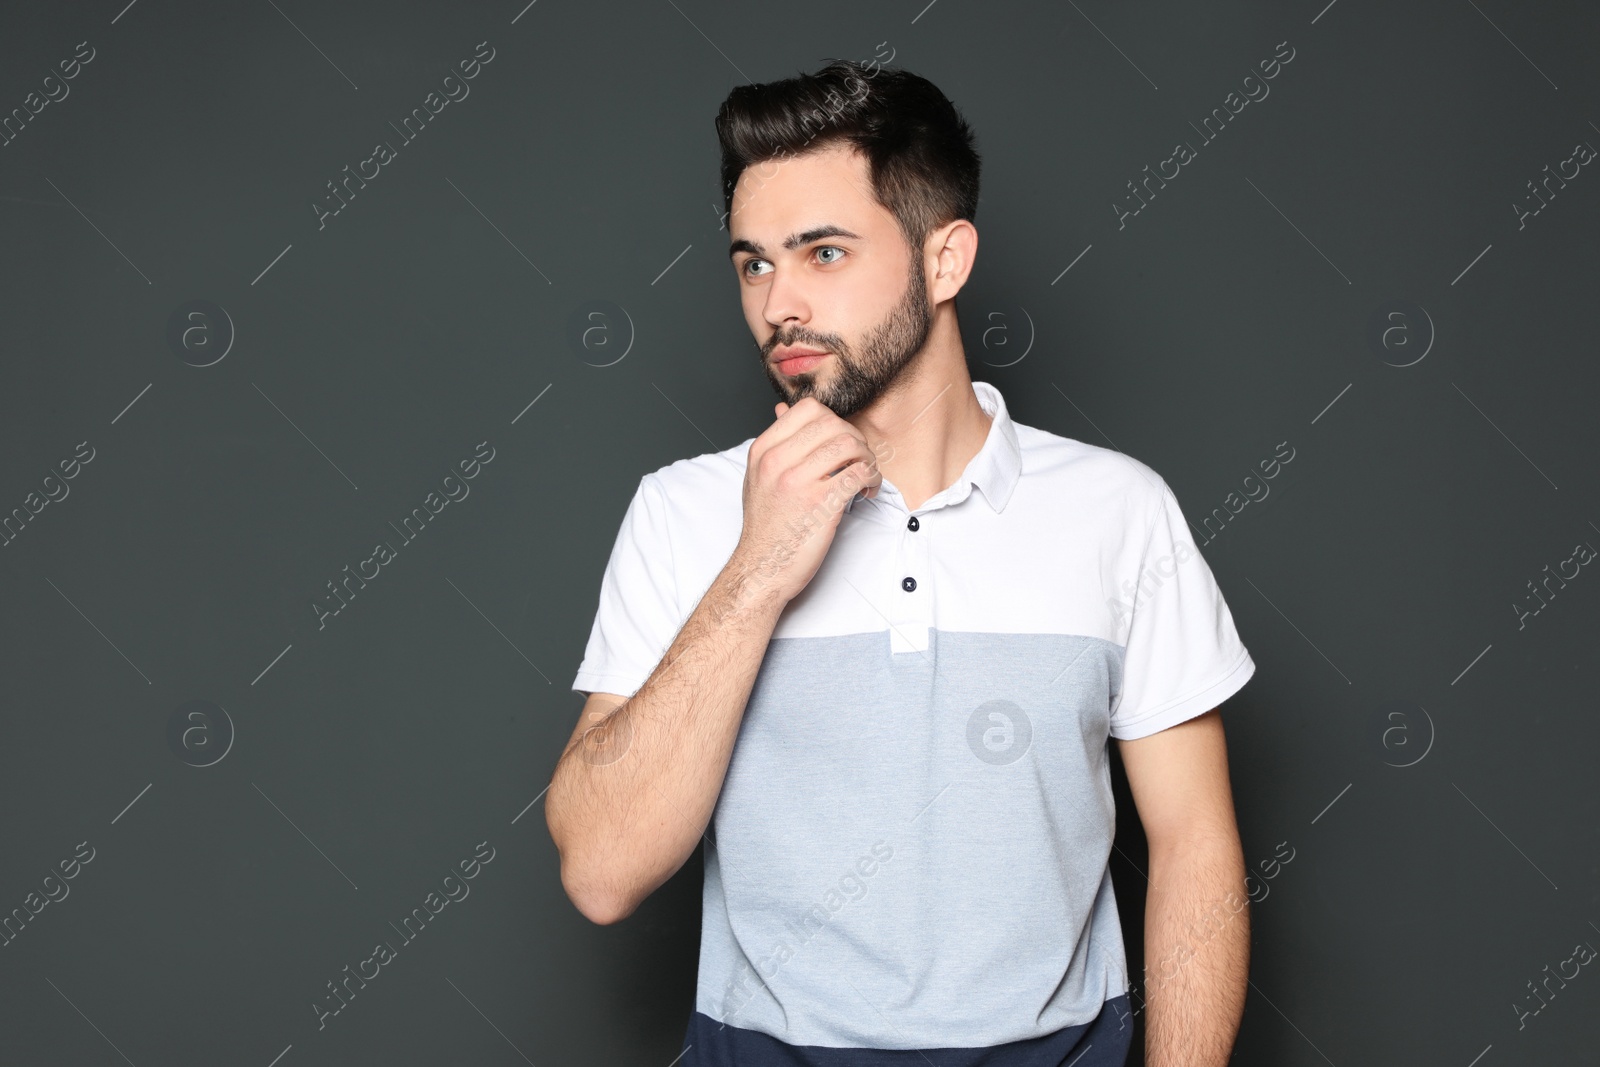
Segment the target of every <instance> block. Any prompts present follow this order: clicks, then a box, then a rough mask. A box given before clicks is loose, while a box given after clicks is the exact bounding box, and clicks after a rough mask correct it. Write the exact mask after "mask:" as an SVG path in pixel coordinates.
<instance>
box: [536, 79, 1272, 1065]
mask: <svg viewBox="0 0 1600 1067" xmlns="http://www.w3.org/2000/svg"><path fill="white" fill-rule="evenodd" d="M717 131H718V134H719V137H720V140H721V145H722V153H723V176H724V181H725V188H726V189H727V190H728V206H729V209H730V211H729V215H728V229H729V233H730V235H731V236H732V244H731V246H730V255H731V258H732V264H733V268H734V274H735V277H736V279H737V283H738V286H739V292H740V300H741V302H742V305H743V309H744V314H745V318H746V321H747V322H748V323H749V326H750V329H751V332H752V333H753V334H754V336H755V338H756V341H757V346H758V348H759V351H760V355H761V366H762V369H763V372H764V373H765V375H766V377H767V379H768V381H769V382H771V384H772V386H773V388H774V389H775V390H776V391H777V393H778V395H779V396H780V397H781V398H782V399H781V401H780V402H779V403H778V404H776V405H775V407H774V414H775V421H774V422H773V423H772V425H771V426H769V427H768V428H767V429H766V430H764V431H763V432H762V433H761V434H760V435H759V436H757V437H754V438H751V439H748V440H746V441H744V442H742V443H740V444H739V445H737V446H735V447H734V448H731V449H728V450H727V451H725V452H719V453H709V454H706V455H702V456H697V457H695V458H693V459H684V460H679V461H677V462H675V463H672V464H670V465H668V466H666V467H663V468H661V469H660V470H657V471H655V472H654V473H652V474H648V475H645V476H644V477H643V478H642V479H641V480H640V483H639V486H638V489H637V490H636V492H635V494H634V497H633V500H632V503H631V504H630V505H629V507H628V510H627V513H626V514H625V516H624V518H623V520H622V527H621V530H620V531H619V533H618V535H617V539H616V542H615V545H614V547H613V550H612V553H611V557H610V561H609V563H608V565H607V568H606V572H605V576H604V578H603V579H602V583H601V593H600V604H599V611H598V613H597V615H596V618H595V620H594V626H593V628H592V630H591V632H590V636H589V642H588V647H587V650H586V655H585V657H584V661H583V664H582V666H581V667H580V669H579V671H578V673H577V677H576V679H575V680H574V682H573V688H574V689H575V690H576V691H578V692H582V693H587V694H588V700H587V702H586V704H585V705H584V709H583V714H582V716H581V718H580V720H579V722H578V724H577V727H576V729H575V730H574V732H573V735H572V739H571V742H570V744H569V746H568V748H567V751H566V752H565V754H564V755H563V757H562V758H561V760H560V761H559V763H558V765H557V768H556V772H555V775H554V777H553V779H552V781H551V784H550V788H549V792H548V794H547V797H546V800H545V812H546V817H547V820H548V823H549V826H550V831H551V835H552V837H553V839H554V841H555V843H556V846H557V848H558V850H559V852H560V855H561V878H562V883H563V886H564V887H565V888H566V890H567V893H568V895H569V896H570V897H571V899H572V900H573V902H574V903H575V904H576V905H577V907H578V908H579V910H580V911H581V912H582V913H583V914H584V915H585V916H587V917H588V918H590V919H592V920H593V921H595V922H599V923H613V922H617V921H619V920H621V919H623V918H625V917H626V916H627V915H629V914H630V913H631V912H632V911H633V910H634V909H635V908H636V907H638V905H639V903H640V902H641V901H642V900H643V899H644V898H645V897H647V896H648V895H649V894H650V893H652V892H654V891H655V890H656V889H657V888H658V887H659V886H660V885H662V883H664V882H665V881H666V880H667V879H668V878H670V877H671V876H672V875H673V873H675V872H676V871H677V870H678V869H679V868H680V867H681V866H682V865H683V864H684V862H685V861H686V860H687V859H688V858H689V856H690V855H691V854H692V853H693V851H694V849H695V848H696V847H697V846H698V845H699V843H700V842H701V841H702V839H703V840H704V841H705V845H706V849H705V885H704V912H703V926H702V932H701V941H700V970H699V982H698V987H697V996H696V1004H695V1011H694V1013H693V1016H692V1018H691V1021H690V1024H689V1027H688V1032H687V1035H686V1039H685V1046H686V1047H685V1051H684V1055H683V1057H682V1058H681V1059H680V1060H679V1061H677V1062H678V1063H680V1064H684V1065H689V1064H697V1065H710V1064H716V1065H719V1067H722V1065H732V1064H738V1065H740V1067H763V1065H767V1064H814V1065H833V1064H839V1065H844V1064H874V1065H877V1064H884V1065H889V1064H902V1063H904V1064H907V1065H910V1064H917V1065H919V1067H920V1065H923V1064H926V1063H928V1062H933V1063H937V1064H939V1065H940V1067H957V1065H967V1064H972V1065H975V1064H978V1063H983V1064H988V1065H997V1067H1011V1065H1044V1064H1049V1065H1052V1067H1064V1065H1067V1064H1072V1065H1074V1067H1105V1065H1118V1064H1122V1063H1123V1062H1124V1058H1125V1056H1126V1054H1127V1051H1128V1048H1129V1046H1130V1042H1131V1039H1132V1033H1133V1015H1134V1008H1133V1007H1132V1006H1131V1004H1130V992H1131V990H1130V988H1129V987H1130V983H1129V979H1128V968H1127V965H1126V962H1125V958H1124V949H1123V942H1122V935H1121V928H1120V926H1119V924H1118V916H1117V907H1116V900H1115V897H1114V895H1113V893H1112V886H1111V879H1110V874H1109V870H1108V866H1107V858H1108V856H1109V853H1110V849H1111V841H1112V837H1113V833H1114V828H1115V811H1114V805H1113V800H1112V794H1111V785H1110V774H1109V764H1108V758H1109V754H1108V752H1107V738H1108V737H1114V738H1116V739H1117V743H1118V746H1119V750H1120V754H1121V756H1122V760H1123V763H1124V765H1125V767H1126V770H1127V775H1128V781H1129V784H1130V786H1131V787H1132V791H1133V797H1134V801H1135V804H1136V807H1137V809H1138V813H1139V816H1140V818H1141V820H1142V822H1143V825H1144V829H1145V833H1146V836H1147V837H1148V839H1149V843H1150V872H1149V875H1148V878H1149V883H1150V884H1149V890H1148V903H1147V907H1146V920H1145V946H1146V953H1147V955H1148V956H1149V958H1150V959H1151V960H1152V961H1159V963H1158V964H1156V965H1152V966H1151V967H1147V968H1146V976H1145V982H1144V985H1145V991H1144V998H1145V999H1144V1010H1145V1011H1146V1015H1145V1020H1146V1031H1147V1044H1146V1055H1147V1059H1146V1062H1147V1063H1148V1064H1149V1065H1150V1067H1176V1065H1179V1064H1182V1065H1184V1067H1213V1065H1221V1064H1224V1063H1226V1062H1227V1060H1228V1057H1229V1054H1230V1051H1231V1047H1232V1042H1233V1039H1234V1036H1235V1034H1236V1032H1237V1028H1238V1024H1239V1019H1240V1016H1241V1013H1242V1011H1243V1006H1244V993H1245V976H1246V970H1247V962H1248V953H1249V937H1248V929H1249V915H1248V910H1247V909H1246V908H1245V904H1244V899H1243V898H1242V897H1241V895H1240V893H1241V891H1242V889H1243V881H1244V864H1243V857H1242V852H1241V849H1240V844H1239V838H1238V831H1237V828H1236V826H1235V822H1234V813H1233V805H1232V800H1231V795H1230V786H1229V780H1228V771H1227V760H1226V748H1225V745H1224V739H1223V732H1222V724H1221V721H1220V718H1219V715H1218V713H1217V711H1216V710H1215V709H1216V706H1217V705H1218V704H1220V703H1221V702H1222V701H1223V700H1225V699H1226V698H1227V697H1229V696H1230V695H1232V694H1233V693H1234V692H1236V691H1237V690H1238V689H1239V688H1240V687H1241V686H1243V685H1244V683H1245V682H1246V681H1247V680H1248V679H1249V678H1250V676H1251V674H1252V673H1253V672H1254V670H1255V665H1254V663H1253V662H1252V661H1251V658H1250V656H1249V654H1248V652H1247V651H1246V650H1245V648H1244V646H1243V644H1242V643H1241V642H1240V640H1239V636H1238V634H1237V633H1236V631H1235V629H1234V625H1233V620H1232V617H1231V616H1230V614H1229V612H1228V609H1227V606H1226V605H1225V603H1224V601H1223V598H1222V594H1221V592H1220V591H1219V590H1218V588H1217V585H1216V582H1215V581H1214V579H1213V577H1212V574H1211V571H1210V570H1209V568H1208V567H1207V565H1206V563H1205V562H1204V560H1203V559H1202V558H1201V557H1200V555H1199V553H1198V551H1197V550H1196V549H1195V548H1194V547H1193V545H1192V544H1191V543H1190V540H1189V536H1188V533H1187V527H1186V524H1185V521H1184V518H1183V515H1182V512H1181V511H1180V510H1179V507H1178V503H1177V501H1176V499H1175V498H1174V496H1173V494H1172V492H1171V490H1170V489H1169V488H1168V487H1167V485H1166V483H1165V482H1164V481H1163V480H1162V479H1161V478H1160V477H1159V476H1158V475H1157V474H1156V473H1155V472H1154V471H1153V470H1152V469H1150V468H1149V467H1148V466H1146V465H1144V464H1143V463H1140V462H1139V461H1137V460H1135V459H1132V458H1131V457H1128V456H1125V455H1122V454H1121V453H1117V452H1114V451H1111V450H1108V449H1103V448H1099V447H1096V446H1093V445H1089V444H1086V443H1083V442H1079V441H1075V440H1072V439H1070V438H1065V437H1060V436H1057V435H1055V434H1051V433H1048V432H1046V431H1044V430H1040V429H1036V428H1033V427H1030V426H1025V425H1022V424H1020V423H1015V422H1013V421H1012V420H1011V419H1010V417H1009V415H1008V413H1007V409H1006V405H1005V403H1004V400H1003V398H1002V397H1001V395H1000V393H999V390H997V389H996V388H995V387H994V386H992V385H990V384H988V383H986V382H973V381H972V380H971V379H970V378H969V377H968V374H967V367H966V361H965V354H964V351H963V348H962V344H961V337H960V331H959V328H958V324H957V318H956V306H955V304H956V294H957V292H959V290H960V289H961V287H962V285H963V284H964V283H965V282H966V279H967V278H968V276H969V274H970V272H971V270H972V266H973V261H974V257H975V254H976V251H977V230H976V229H975V228H974V226H973V223H972V218H973V216H974V214H975V213H976V208H977V197H978V177H979V157H978V155H977V153H976V152H975V151H974V149H973V147H972V141H973V135H972V132H971V130H970V129H969V128H968V126H967V125H966V123H965V122H964V121H963V120H962V119H961V117H960V116H959V114H958V113H957V112H956V110H955V108H954V107H953V106H952V105H951V104H950V102H949V101H948V100H946V99H945V97H944V96H943V94H941V93H940V92H939V91H938V90H937V89H936V88H935V87H934V86H933V85H932V84H930V83H929V82H927V81H926V80H924V79H922V78H919V77H917V76H915V75H913V74H909V73H906V72H902V71H895V70H891V69H883V70H877V71H874V72H871V73H869V72H867V71H865V70H864V69H863V68H861V67H859V66H856V65H854V64H850V63H842V62H836V63H832V64H829V65H828V66H827V67H824V68H823V69H822V70H821V71H819V72H818V73H817V74H815V75H808V76H800V77H796V78H791V79H787V80H784V81H779V82H775V83H769V84H764V85H748V86H742V87H739V88H737V89H735V90H734V91H733V92H732V93H731V94H730V95H729V97H728V100H727V101H726V102H725V103H724V105H723V107H722V110H721V112H720V113H719V115H718V117H717ZM869 1050H870V1051H869Z"/></svg>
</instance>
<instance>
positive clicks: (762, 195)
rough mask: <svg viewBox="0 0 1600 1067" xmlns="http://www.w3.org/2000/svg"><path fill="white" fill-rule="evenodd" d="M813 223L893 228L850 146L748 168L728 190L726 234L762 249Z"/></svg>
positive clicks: (862, 159) (864, 163) (863, 164)
mask: <svg viewBox="0 0 1600 1067" xmlns="http://www.w3.org/2000/svg"><path fill="white" fill-rule="evenodd" d="M819 221H827V222H833V223H837V224H840V225H844V226H847V227H849V228H850V229H853V230H855V231H856V232H857V233H863V232H864V231H863V229H861V228H867V229H872V228H879V227H882V226H885V225H890V226H892V225H893V222H894V217H893V215H891V214H890V212H889V211H888V210H887V209H886V208H884V207H883V205H882V204H879V203H878V201H877V200H876V199H875V198H874V196H873V194H872V177H871V173H870V169H869V164H868V162H867V158H866V156H865V155H863V154H862V153H861V152H859V151H857V150H855V149H854V148H852V147H851V146H850V145H835V146H830V147H828V148H824V149H818V150H817V151H814V152H807V153H805V154H803V155H798V156H789V157H787V158H783V159H768V160H763V161H762V162H759V163H752V164H751V165H750V166H748V167H746V168H745V169H744V172H743V173H741V174H740V175H739V181H738V184H737V185H736V186H735V187H734V194H733V210H732V213H731V214H730V215H729V217H728V232H729V233H730V234H731V235H732V236H733V238H734V239H735V240H739V239H741V238H743V239H747V240H751V241H755V242H758V243H763V244H770V243H771V242H773V241H778V240H782V239H783V238H784V237H786V236H788V235H789V234H790V233H791V232H794V231H797V230H799V229H801V228H803V227H805V226H808V225H810V224H812V223H815V222H819Z"/></svg>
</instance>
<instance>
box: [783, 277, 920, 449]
mask: <svg viewBox="0 0 1600 1067" xmlns="http://www.w3.org/2000/svg"><path fill="white" fill-rule="evenodd" d="M932 328H933V311H932V308H931V307H930V306H929V304H928V286H927V281H926V279H924V278H923V276H922V257H921V256H919V255H912V257H911V272H910V275H909V277H908V278H907V279H906V288H905V292H904V293H902V294H901V296H900V300H899V301H898V302H897V303H896V304H895V306H894V307H892V308H891V309H890V310H889V314H888V315H887V316H885V317H884V320H883V321H882V322H880V323H879V324H878V325H877V326H874V327H873V328H872V329H870V330H868V331H867V333H866V335H865V336H864V337H863V338H862V339H861V345H860V351H859V352H857V351H856V350H855V348H854V346H852V345H848V344H846V343H845V341H844V339H843V338H842V337H839V336H838V335H837V334H815V333H811V332H809V331H807V330H805V329H798V330H795V331H793V332H791V333H789V334H788V335H787V336H783V335H782V331H779V332H777V333H774V334H773V335H772V339H771V340H770V341H768V342H767V343H766V344H765V345H763V346H762V349H761V366H762V369H763V370H765V371H766V374H767V381H769V382H770V383H772V388H773V390H774V391H775V392H776V393H777V394H778V399H780V400H782V401H784V402H785V403H787V404H789V405H790V406H791V407H792V406H794V405H795V404H796V403H798V402H799V401H800V400H801V399H802V398H804V397H808V396H814V397H816V398H817V399H818V400H819V401H821V402H822V404H823V406H825V407H827V408H828V409H829V410H831V411H832V412H833V413H834V414H835V415H838V416H839V417H840V418H841V419H847V418H849V417H850V416H852V415H854V414H856V413H858V412H860V411H863V410H865V409H866V408H867V407H868V406H869V405H870V404H872V402H873V401H875V400H877V399H878V397H880V396H882V395H883V393H884V392H885V391H886V390H887V389H888V388H889V386H890V384H891V383H893V382H894V380H895V379H896V378H897V377H899V375H900V372H901V371H902V370H904V369H905V367H906V365H907V364H909V363H910V362H911V360H912V359H913V358H914V357H915V356H916V354H917V353H918V352H920V351H921V350H922V346H923V345H924V344H925V343H926V342H927V340H928V333H929V331H930V330H931V329H932ZM780 344H783V345H790V344H802V345H808V346H810V347H813V348H820V349H824V350H826V351H828V352H832V353H833V365H834V368H835V370H834V374H833V377H832V378H830V379H829V380H828V381H826V382H823V383H819V382H818V381H817V373H816V372H815V371H807V372H806V373H804V374H796V375H794V376H793V377H789V376H786V375H785V374H784V373H783V372H782V371H780V370H779V369H778V368H777V367H776V366H775V365H774V364H773V363H772V358H771V357H772V350H773V349H774V348H777V347H778V346H779V345H780Z"/></svg>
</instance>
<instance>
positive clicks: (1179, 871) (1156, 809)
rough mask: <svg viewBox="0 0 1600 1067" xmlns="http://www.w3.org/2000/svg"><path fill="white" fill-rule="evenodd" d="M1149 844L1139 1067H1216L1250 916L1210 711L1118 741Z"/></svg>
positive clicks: (1229, 1029)
mask: <svg viewBox="0 0 1600 1067" xmlns="http://www.w3.org/2000/svg"><path fill="white" fill-rule="evenodd" d="M1118 748H1119V752H1120V754H1121V755H1122V761H1123V766H1124V768H1125V769H1126V770H1127V772H1128V784H1129V786H1130V788H1131V789H1132V791H1133V797H1134V805H1135V806H1136V807H1137V808H1138V810H1139V818H1140V821H1141V822H1142V823H1143V824H1144V828H1145V836H1146V838H1148V840H1149V842H1150V890H1149V894H1148V896H1147V897H1146V901H1145V920H1144V926H1145V949H1144V951H1145V959H1146V960H1147V961H1150V960H1153V961H1155V962H1154V963H1153V964H1152V963H1147V964H1146V966H1145V1006H1146V1007H1147V1008H1148V1009H1149V1014H1148V1015H1147V1016H1146V1018H1145V1063H1146V1064H1147V1065H1148V1067H1179V1065H1183V1067H1223V1065H1224V1064H1226V1063H1227V1062H1228V1059H1229V1057H1230V1055H1231V1054H1232V1051H1233V1041H1234V1038H1235V1037H1236V1036H1237V1034H1238V1031H1239V1021H1240V1019H1241V1018H1242V1016H1243V1014H1244V1001H1245V992H1246V983H1247V980H1248V977H1249V970H1250V910H1249V906H1248V901H1247V899H1246V898H1245V897H1244V896H1243V890H1244V875H1245V870H1244V852H1243V849H1242V848H1241V847H1240V844H1239V830H1238V826H1237V824H1236V823H1235V819H1234V811H1233V797H1232V791H1231V788H1230V786H1229V782H1228V753H1227V745H1226V742H1225V741H1224V738H1223V732H1222V718H1221V716H1220V714H1219V713H1218V712H1217V711H1216V709H1212V710H1211V711H1208V712H1206V713H1205V714H1204V715H1201V716H1198V717H1196V718H1193V719H1190V720H1188V721H1187V722H1183V723H1179V724H1178V725H1177V726H1174V727H1171V728H1169V729H1166V730H1162V731H1160V732H1158V733H1155V734H1151V735H1150V736H1149V737H1142V738H1139V739H1137V740H1134V741H1119V742H1118Z"/></svg>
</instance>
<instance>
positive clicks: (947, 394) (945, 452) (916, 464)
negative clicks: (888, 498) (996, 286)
mask: <svg viewBox="0 0 1600 1067" xmlns="http://www.w3.org/2000/svg"><path fill="white" fill-rule="evenodd" d="M849 421H850V422H851V424H852V425H854V426H855V427H856V429H858V430H860V431H861V433H862V435H863V436H864V437H866V439H867V444H868V445H869V446H870V447H871V448H872V450H873V452H874V453H875V454H876V455H877V457H878V470H879V471H880V472H881V473H882V474H883V477H884V478H885V479H886V480H887V481H890V482H892V483H894V486H895V488H896V489H898V490H900V495H901V497H902V498H903V499H904V500H905V504H906V509H907V510H908V511H915V510H917V508H919V507H921V506H922V505H923V504H924V503H926V502H927V501H928V500H929V499H930V498H932V497H934V496H936V495H937V494H939V493H940V492H942V491H943V490H945V489H947V488H949V487H950V485H952V484H953V483H954V482H955V480H956V479H957V478H959V477H960V476H961V472H962V471H964V470H966V468H967V464H968V463H970V462H971V461H972V457H973V456H976V455H977V454H978V452H979V451H980V450H981V449H982V448H983V443H984V441H985V440H986V439H987V438H988V435H989V426H990V424H991V423H992V422H993V421H994V420H993V416H991V415H990V414H989V413H988V412H986V411H984V410H983V405H981V404H979V403H978V397H977V395H976V394H975V393H974V392H973V389H972V377H971V375H969V374H968V373H967V356H966V350H965V349H964V348H963V347H962V345H961V331H960V329H959V328H958V327H957V325H956V319H955V311H954V309H953V308H952V307H951V305H950V303H948V302H947V303H945V304H943V305H941V306H940V307H939V309H938V310H937V311H936V312H935V314H934V323H933V327H932V328H931V329H930V330H929V332H928V340H927V343H926V344H924V345H923V347H922V351H921V352H919V353H918V354H917V356H916V357H915V358H914V359H912V361H911V362H910V363H908V364H907V365H906V368H905V370H904V371H903V372H902V373H901V374H900V376H899V377H898V378H896V379H895V381H894V383H893V384H891V385H890V386H889V388H888V389H886V390H884V392H883V395H882V396H880V397H878V399H877V400H876V401H874V402H873V403H872V404H871V405H869V406H868V407H867V408H866V409H865V410H864V411H861V412H859V413H858V414H856V415H854V416H852V417H851V418H850V420H849Z"/></svg>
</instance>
